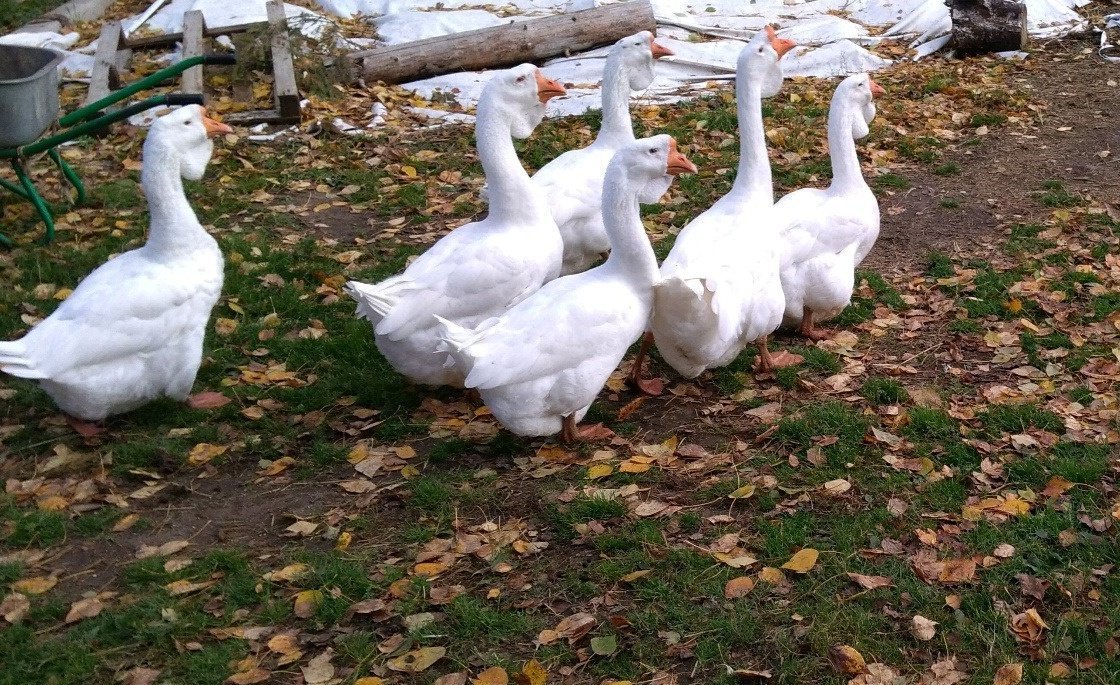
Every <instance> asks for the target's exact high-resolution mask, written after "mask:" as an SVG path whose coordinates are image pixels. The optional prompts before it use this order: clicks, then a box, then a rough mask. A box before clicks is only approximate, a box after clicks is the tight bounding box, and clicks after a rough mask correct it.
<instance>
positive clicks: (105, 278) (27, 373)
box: [0, 105, 233, 435]
mask: <svg viewBox="0 0 1120 685" xmlns="http://www.w3.org/2000/svg"><path fill="white" fill-rule="evenodd" d="M232 130H233V129H231V128H230V127H229V126H226V125H225V124H222V123H219V122H217V121H214V120H213V119H210V118H209V117H207V116H206V110H205V109H203V108H202V107H199V106H197V105H191V106H188V107H183V108H180V109H178V110H175V111H174V112H171V113H170V114H167V115H166V116H163V117H160V118H159V119H157V120H156V121H155V123H153V124H152V127H151V130H149V132H148V137H147V140H145V141H144V166H143V170H142V171H141V172H140V181H141V184H142V185H143V187H144V194H145V195H146V196H147V199H148V209H149V213H150V215H151V220H150V225H149V228H148V240H147V242H146V243H145V244H144V245H143V246H142V247H140V248H137V249H135V250H130V251H128V252H125V253H124V254H121V255H118V256H117V257H114V258H113V259H110V260H109V261H107V262H106V263H104V264H102V265H101V266H100V267H98V268H97V269H95V270H94V271H93V272H92V273H91V274H89V275H88V276H86V278H85V279H84V280H82V282H81V283H79V284H78V287H77V288H75V289H74V292H73V293H71V294H70V296H69V297H67V298H66V299H65V300H63V302H62V304H61V305H59V307H58V309H56V310H55V311H54V313H52V314H51V315H50V316H48V317H47V318H46V319H45V320H43V321H41V322H40V323H39V324H37V325H36V326H35V327H34V328H32V329H31V330H30V331H29V332H28V333H27V335H25V336H24V337H23V338H21V339H19V340H15V341H12V342H5V343H0V369H2V370H3V371H4V372H6V373H8V374H11V375H13V376H18V377H20V378H29V379H34V380H37V381H39V385H40V386H41V387H42V388H43V390H44V391H46V393H47V394H48V395H50V396H51V398H52V399H53V400H54V401H55V403H56V404H57V405H58V406H59V408H60V409H62V411H64V412H66V413H67V414H69V415H70V416H71V417H72V418H73V419H80V420H82V421H100V420H102V419H104V418H106V417H107V416H111V415H114V414H120V413H123V412H127V411H130V410H132V409H135V408H137V407H139V406H141V405H143V404H145V403H147V402H149V401H151V400H153V399H156V398H157V397H160V396H163V395H166V396H168V397H171V398H174V399H177V400H185V399H187V397H188V396H189V394H190V391H191V386H192V385H194V379H195V376H196V375H197V373H198V368H199V365H200V364H201V363H202V340H203V337H204V336H205V333H206V322H207V321H208V320H209V318H210V310H211V309H212V308H213V307H214V304H215V303H216V302H217V301H218V297H219V296H220V295H221V292H222V277H223V259H222V252H221V250H220V249H219V248H218V243H217V242H215V240H214V239H213V238H212V237H210V235H209V234H208V233H206V231H205V229H203V228H202V225H201V224H200V223H199V222H198V219H197V218H196V217H195V214H194V211H193V210H192V209H191V206H190V204H189V203H188V202H187V197H186V195H185V194H184V193H183V178H189V179H191V180H197V179H200V178H202V174H203V172H205V170H206V165H207V164H208V163H209V162H210V155H211V154H212V153H213V151H214V146H213V143H212V142H211V141H210V138H211V137H212V136H215V135H217V134H219V133H229V132H231V131H232ZM72 423H73V425H74V427H75V429H77V430H78V431H79V432H81V433H83V434H84V435H92V434H96V433H97V432H99V431H100V429H99V428H97V427H96V426H93V425H92V424H82V423H78V422H72Z"/></svg>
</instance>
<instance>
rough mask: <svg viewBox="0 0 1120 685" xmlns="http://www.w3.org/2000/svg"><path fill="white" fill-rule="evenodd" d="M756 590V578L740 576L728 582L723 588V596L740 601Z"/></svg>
mask: <svg viewBox="0 0 1120 685" xmlns="http://www.w3.org/2000/svg"><path fill="white" fill-rule="evenodd" d="M753 589H754V578H751V577H749V576H739V577H738V578H732V579H731V580H729V581H727V584H726V585H724V586H723V596H724V597H726V598H728V599H738V598H740V597H746V596H747V595H748V594H750V591H751V590H753Z"/></svg>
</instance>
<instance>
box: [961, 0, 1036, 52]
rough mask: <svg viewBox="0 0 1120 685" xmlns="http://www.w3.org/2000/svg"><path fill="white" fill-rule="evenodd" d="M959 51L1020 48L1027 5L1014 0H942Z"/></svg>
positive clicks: (1025, 40) (1023, 38) (995, 50)
mask: <svg viewBox="0 0 1120 685" xmlns="http://www.w3.org/2000/svg"><path fill="white" fill-rule="evenodd" d="M946 4H948V5H949V16H950V17H951V18H952V20H953V41H952V47H953V49H954V50H956V51H957V52H958V53H959V54H964V55H975V54H982V53H988V52H1004V51H1007V50H1021V49H1023V48H1024V47H1026V45H1027V7H1026V5H1025V4H1023V3H1020V2H1017V1H1016V0H946Z"/></svg>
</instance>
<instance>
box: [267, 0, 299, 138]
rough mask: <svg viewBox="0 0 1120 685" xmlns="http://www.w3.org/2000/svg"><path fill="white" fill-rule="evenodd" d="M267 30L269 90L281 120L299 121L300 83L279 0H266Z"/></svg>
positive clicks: (282, 5)
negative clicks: (270, 58) (270, 56)
mask: <svg viewBox="0 0 1120 685" xmlns="http://www.w3.org/2000/svg"><path fill="white" fill-rule="evenodd" d="M265 11H266V12H267V13H268V32H269V34H270V35H271V37H272V94H273V102H274V103H275V105H276V111H277V112H279V113H280V119H279V120H280V121H284V122H293V123H299V118H300V114H299V87H298V86H296V70H295V65H293V64H292V44H291V41H290V40H289V38H288V20H287V18H286V17H285V16H284V3H283V2H282V0H269V2H268V4H266V5H265Z"/></svg>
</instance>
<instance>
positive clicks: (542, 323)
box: [438, 135, 696, 442]
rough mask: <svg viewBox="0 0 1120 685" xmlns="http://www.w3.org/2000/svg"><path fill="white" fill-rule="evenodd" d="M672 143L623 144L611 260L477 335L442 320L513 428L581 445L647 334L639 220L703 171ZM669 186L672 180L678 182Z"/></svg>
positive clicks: (456, 354) (610, 210) (475, 384)
mask: <svg viewBox="0 0 1120 685" xmlns="http://www.w3.org/2000/svg"><path fill="white" fill-rule="evenodd" d="M695 171H696V167H695V166H694V165H693V164H692V162H690V161H689V160H688V159H687V158H686V157H685V156H684V155H682V154H681V153H680V152H679V151H678V150H677V144H676V141H675V140H674V139H673V138H672V137H670V136H667V135H659V136H654V137H652V138H642V139H640V140H635V141H634V142H631V143H628V144H626V145H624V146H623V147H622V148H621V149H620V150H619V151H618V152H617V153H615V155H614V158H613V159H612V160H611V162H610V164H609V165H608V166H607V173H606V176H605V180H604V182H603V218H604V221H605V225H606V229H607V235H608V236H610V242H611V252H610V256H609V257H607V260H606V261H605V262H604V263H603V264H601V265H599V266H597V267H595V268H593V269H591V270H589V271H584V272H583V273H579V274H574V275H570V276H565V277H562V278H558V279H556V280H555V281H552V282H551V283H549V284H547V285H545V286H544V287H543V288H541V289H540V290H539V291H537V292H536V293H534V294H533V295H531V296H530V297H528V298H526V299H525V300H524V301H522V302H521V303H520V304H518V305H516V306H515V307H513V308H512V309H510V310H509V311H507V312H506V313H505V314H503V315H501V316H500V317H497V318H496V319H494V320H492V321H488V322H486V323H484V324H483V325H482V326H479V327H478V328H476V329H474V330H470V329H468V328H466V327H464V326H460V325H457V324H455V323H454V322H451V321H448V320H446V319H443V318H438V320H439V323H440V324H441V326H442V332H441V338H442V340H443V342H444V344H445V348H446V349H447V350H448V351H449V352H450V354H451V356H452V358H453V359H454V360H455V364H456V365H457V366H458V367H459V368H461V369H463V370H464V372H465V373H466V386H467V387H468V388H475V389H477V390H478V391H479V394H480V395H481V396H482V399H483V401H484V402H485V403H486V405H487V406H488V407H489V408H490V411H491V412H492V413H493V414H494V416H495V417H497V419H498V420H499V421H500V422H501V423H502V425H504V426H505V427H506V428H507V429H509V430H510V431H512V432H513V433H516V434H517V435H523V436H545V435H553V434H556V433H560V434H561V438H562V439H563V440H564V441H565V442H571V441H573V440H576V439H577V437H578V433H577V431H576V424H577V423H578V422H579V421H580V420H581V419H582V418H583V416H584V415H585V414H586V413H587V410H588V408H589V407H590V406H591V403H592V402H593V401H594V400H595V397H596V396H597V395H598V394H599V391H600V390H602V388H603V385H604V384H605V383H606V382H607V379H608V378H609V377H610V374H611V373H612V372H613V371H614V370H615V368H617V367H618V363H619V362H620V361H622V357H623V355H625V354H626V350H627V349H628V348H629V347H630V345H632V344H633V343H634V341H635V340H637V339H638V338H639V337H640V336H641V334H642V331H644V330H645V328H646V324H647V322H648V321H649V314H650V310H651V308H652V307H653V286H654V284H655V283H656V282H657V280H658V279H659V278H660V276H659V275H658V271H657V259H656V257H655V256H654V254H653V248H652V246H651V245H650V243H649V238H648V237H647V236H646V233H645V229H644V228H643V226H642V222H641V218H640V215H639V213H638V203H639V201H640V200H644V199H648V196H644V193H645V192H646V189H647V188H648V187H650V186H651V185H656V184H660V187H668V185H669V183H668V182H665V181H664V177H665V176H670V177H672V176H675V175H677V174H681V173H684V172H695ZM670 180H671V179H670Z"/></svg>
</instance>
